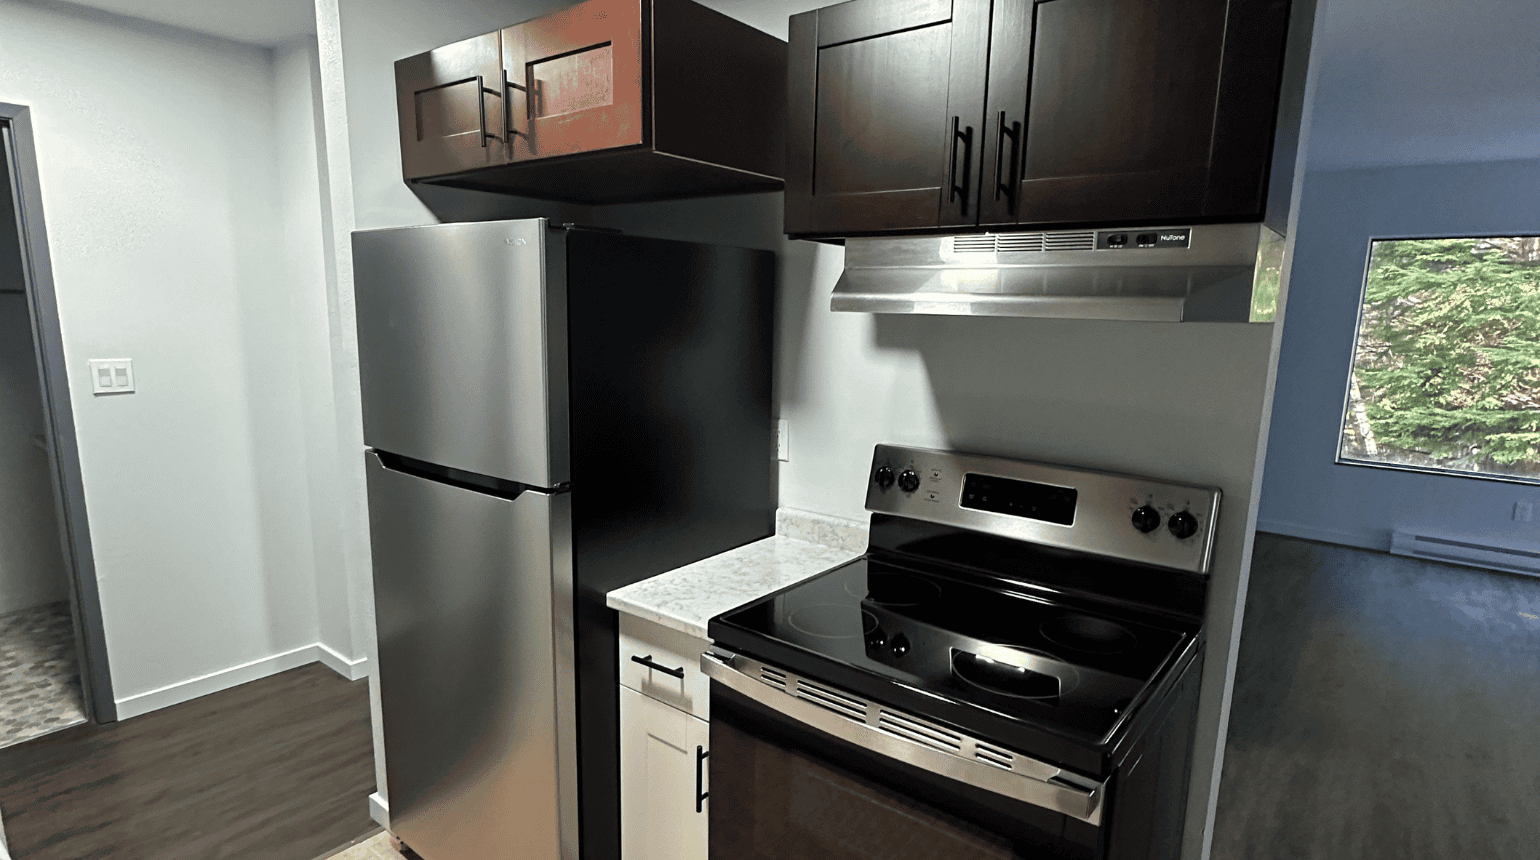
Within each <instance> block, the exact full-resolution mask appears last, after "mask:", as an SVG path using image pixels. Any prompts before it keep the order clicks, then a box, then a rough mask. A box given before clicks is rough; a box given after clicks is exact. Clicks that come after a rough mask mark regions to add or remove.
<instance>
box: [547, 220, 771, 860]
mask: <svg viewBox="0 0 1540 860" xmlns="http://www.w3.org/2000/svg"><path fill="white" fill-rule="evenodd" d="M775 268H776V260H775V255H774V254H772V253H770V252H768V251H753V250H748V249H743V248H728V247H720V246H710V245H697V244H692V243H685V242H671V241H662V240H656V239H642V238H636V237H628V236H619V235H611V234H603V233H594V232H584V231H573V232H572V233H570V234H569V235H568V237H567V319H568V325H567V329H568V338H569V346H568V355H569V370H568V372H569V377H570V380H571V389H570V397H571V430H570V439H571V452H572V453H571V457H572V460H571V464H572V472H571V474H572V504H573V506H572V533H573V563H574V577H575V584H576V596H575V599H576V601H577V606H576V612H575V616H576V623H577V654H576V656H577V666H578V689H577V693H578V701H577V707H578V767H579V786H580V792H581V812H580V816H581V840H582V846H583V847H582V854H583V857H584V860H615V858H618V857H619V856H620V793H619V785H620V749H619V720H620V718H619V687H620V677H619V671H618V668H617V661H618V660H619V649H618V644H617V642H618V639H617V636H618V634H617V616H616V613H615V611H614V610H612V609H609V608H607V607H606V606H605V602H604V599H605V594H606V593H607V592H609V591H611V590H613V589H616V588H619V587H621V586H623V585H627V584H630V583H632V582H636V581H638V580H641V579H646V578H647V577H650V576H655V575H657V574H659V573H663V572H665V571H668V570H671V569H673V568H676V567H680V566H682V565H686V564H689V563H691V562H694V561H698V560H700V559H702V558H706V557H707V556H711V555H714V554H716V553H719V552H724V551H726V550H729V549H732V548H734V547H737V546H741V545H743V544H745V543H749V542H751V541H754V540H758V539H760V538H763V537H768V536H769V535H770V534H772V533H773V532H774V527H775V495H774V492H775V489H774V483H773V480H774V473H773V471H772V469H773V467H774V459H773V458H774V451H773V441H772V435H771V420H772V418H771V362H772V357H771V353H772V342H773V320H774V316H775V313H774V306H775V302H774V295H775Z"/></svg>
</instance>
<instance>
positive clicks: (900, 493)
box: [702, 445, 1220, 860]
mask: <svg viewBox="0 0 1540 860" xmlns="http://www.w3.org/2000/svg"><path fill="white" fill-rule="evenodd" d="M1219 497H1220V493H1219V491H1218V490H1216V489H1212V488H1204V487H1196V486H1189V485H1185V484H1176V483H1171V482H1167V481H1157V480H1151V479H1146V478H1137V477H1130V476H1126V475H1113V474H1108V473H1105V472H1097V471H1089V470H1083V469H1073V468H1066V467H1062V466H1051V465H1046V464H1040V463H1026V462H1020V461H1012V460H1002V459H996V458H989V457H979V456H970V455H963V454H955V453H948V452H941V451H928V450H919V449H912V448H899V447H893V446H886V445H879V446H878V447H877V449H876V454H875V456H874V458H873V464H872V471H871V475H870V482H869V484H868V487H867V496H866V507H867V509H868V510H870V511H872V513H873V517H872V525H871V541H870V546H869V549H868V551H867V553H866V554H865V555H863V556H862V557H860V558H858V559H856V560H854V561H852V562H850V563H848V564H845V565H842V566H840V567H837V568H835V569H833V570H830V571H828V572H826V573H823V574H820V575H818V576H816V577H813V578H812V579H809V580H807V581H804V582H802V583H800V584H797V585H794V586H791V587H789V588H786V589H783V590H781V591H779V592H777V593H775V594H772V595H769V596H767V597H765V598H762V599H760V600H758V601H755V602H753V603H750V604H748V605H745V606H742V607H740V608H738V609H735V610H733V611H731V612H728V613H725V614H723V615H720V616H718V617H716V618H714V619H712V621H711V623H710V625H709V633H710V636H711V639H712V641H713V643H714V645H713V647H712V650H711V651H710V652H708V653H707V654H706V655H705V656H704V657H703V658H702V668H703V670H704V671H705V672H706V674H707V675H709V676H710V678H711V680H712V685H711V715H712V718H711V753H710V759H709V762H710V780H711V781H710V794H711V820H710V833H711V835H710V840H711V856H712V857H713V858H724V860H725V858H749V860H755V858H760V859H761V860H790V858H798V860H820V858H841V860H846V858H873V860H877V858H881V860H919V858H948V860H970V858H1041V857H1072V858H1104V859H1105V860H1134V858H1138V860H1157V858H1159V860H1164V858H1173V857H1176V856H1178V854H1179V852H1180V850H1181V832H1182V824H1183V818H1184V811H1185V804H1186V794H1187V778H1188V771H1189V759H1190V753H1191V746H1192V734H1193V720H1194V711H1195V709H1196V705H1197V693H1198V679H1199V675H1200V669H1201V663H1202V650H1203V636H1202V618H1203V611H1204V604H1205V600H1206V596H1207V584H1208V583H1207V573H1208V570H1209V564H1210V557H1211V554H1212V547H1213V541H1214V524H1215V521H1216V518H1217V516H1218V512H1219Z"/></svg>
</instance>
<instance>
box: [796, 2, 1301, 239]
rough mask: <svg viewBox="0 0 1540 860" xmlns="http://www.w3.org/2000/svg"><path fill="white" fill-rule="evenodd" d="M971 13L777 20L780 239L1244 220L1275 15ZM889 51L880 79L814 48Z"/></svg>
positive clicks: (1019, 6)
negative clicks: (929, 45)
mask: <svg viewBox="0 0 1540 860" xmlns="http://www.w3.org/2000/svg"><path fill="white" fill-rule="evenodd" d="M983 5H984V7H985V9H986V10H987V11H986V12H985V13H984V14H987V16H988V18H989V24H988V26H987V27H978V26H975V25H974V24H973V21H974V20H975V16H976V15H978V14H980V13H979V12H978V7H977V6H975V5H974V4H973V3H972V2H971V0H952V2H950V3H948V2H946V0H941V2H939V3H938V2H935V0H924V2H905V3H892V2H891V0H851V2H847V3H843V4H840V5H838V6H832V7H829V8H826V9H820V10H818V11H816V12H809V13H805V14H804V15H801V16H796V17H793V18H792V31H791V67H790V71H789V86H790V95H789V97H790V104H791V129H790V132H789V139H788V159H789V160H788V164H787V192H786V193H787V201H786V232H788V233H790V234H793V235H827V236H835V235H856V234H862V233H882V232H915V231H923V230H930V231H932V232H937V231H949V232H955V231H958V230H966V229H969V228H980V229H1000V228H1004V227H1016V226H1028V225H1032V226H1049V225H1091V224H1115V223H1125V224H1126V223H1138V224H1151V225H1155V224H1160V223H1174V222H1180V221H1206V222H1214V221H1226V220H1231V221H1246V220H1260V219H1261V218H1262V216H1263V212H1264V208H1265V206H1266V194H1267V179H1268V175H1269V165H1270V160H1271V154H1272V148H1273V132H1274V125H1275V121H1276V114H1277V108H1278V96H1279V88H1280V81H1281V75H1282V66H1283V50H1284V36H1285V33H1286V31H1287V29H1288V16H1289V3H1288V0H993V2H992V4H991V3H985V4H983ZM922 9H923V14H922V11H921V10H922ZM901 13H902V14H907V15H909V17H908V18H907V19H906V20H904V21H902V22H899V25H898V26H894V25H893V24H891V23H888V22H889V21H891V20H893V19H895V18H897V17H899V16H900V15H901ZM827 21H860V22H874V24H873V26H871V27H868V28H866V29H865V31H858V32H842V33H838V34H829V33H827V32H826V23H825V22H827ZM900 27H903V28H904V29H900ZM947 27H950V33H949V40H948V41H947V42H946V43H944V44H943V43H941V42H940V41H939V37H940V34H941V33H943V32H944V31H945V29H944V28H947ZM926 32H934V33H935V34H936V36H935V37H933V38H937V40H938V42H937V44H936V45H935V46H934V48H933V50H932V52H930V53H927V52H924V51H921V50H919V49H918V42H919V40H920V38H921V37H920V35H919V34H922V33H926ZM884 34H886V35H884ZM901 37H907V38H908V39H910V40H911V41H913V42H915V44H914V45H906V46H903V48H902V49H895V50H893V51H892V52H891V54H892V55H893V56H892V59H891V60H889V61H888V62H889V63H890V64H891V65H884V64H883V62H881V60H882V55H881V53H879V52H878V51H877V49H876V48H873V49H869V51H868V53H870V54H874V55H876V57H875V58H874V59H875V60H876V61H867V62H866V63H864V64H856V63H852V62H850V61H849V60H847V59H846V58H844V57H841V56H839V55H836V54H834V53H832V50H831V49H837V48H848V47H852V46H855V45H862V44H867V43H880V42H883V41H885V40H896V39H899V38H901ZM857 39H864V40H865V41H855V40H857ZM895 44H896V43H895ZM888 88H891V91H888V92H884V91H885V90H888ZM985 92H987V96H988V98H987V103H984V100H983V98H981V94H982V93H985ZM970 96H971V97H972V99H973V101H970ZM943 105H945V106H944V107H943ZM975 106H980V107H982V108H983V109H982V111H979V110H977V107H975ZM970 108H973V111H972V112H969V109H970ZM954 120H955V122H956V128H957V129H958V130H959V131H958V133H957V134H955V135H954V134H953V133H952V131H953V125H952V123H953V122H954ZM938 125H941V126H942V127H941V128H939V129H938V128H937V126H938ZM922 139H923V140H925V141H931V142H930V143H928V144H926V143H923V142H922ZM861 158H866V159H873V160H875V161H877V162H878V163H876V164H866V163H861V162H860V159H861ZM974 201H976V202H974ZM959 204H960V205H959ZM970 206H971V207H972V208H971V209H970V208H969V207H970Z"/></svg>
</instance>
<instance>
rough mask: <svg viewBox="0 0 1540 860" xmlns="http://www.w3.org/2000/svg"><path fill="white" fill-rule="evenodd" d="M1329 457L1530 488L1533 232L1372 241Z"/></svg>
mask: <svg viewBox="0 0 1540 860" xmlns="http://www.w3.org/2000/svg"><path fill="white" fill-rule="evenodd" d="M1337 460H1338V462H1340V463H1350V464H1355V465H1373V466H1388V467H1393V468H1401V469H1414V470H1419V471H1434V472H1445V473H1456V474H1463V475H1472V476H1478V477H1487V478H1497V479H1503V480H1513V481H1525V482H1535V483H1540V236H1511V237H1496V238H1490V237H1489V238H1442V239H1390V240H1379V241H1375V242H1372V243H1370V252H1369V265H1368V272H1367V275H1366V277H1365V283H1364V297H1363V305H1362V311H1361V313H1360V315H1359V322H1358V340H1357V344H1356V347H1355V349H1354V354H1353V373H1352V376H1351V378H1350V380H1349V384H1348V391H1347V398H1346V405H1345V408H1344V410H1343V420H1342V441H1341V445H1340V447H1339V448H1338V456H1337Z"/></svg>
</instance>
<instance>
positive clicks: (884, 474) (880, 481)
mask: <svg viewBox="0 0 1540 860" xmlns="http://www.w3.org/2000/svg"><path fill="white" fill-rule="evenodd" d="M872 480H874V481H876V482H877V486H879V487H881V488H882V489H884V490H886V489H887V488H889V487H891V486H893V470H892V469H891V468H890V467H888V466H878V467H877V474H876V475H874V476H873V477H872Z"/></svg>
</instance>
